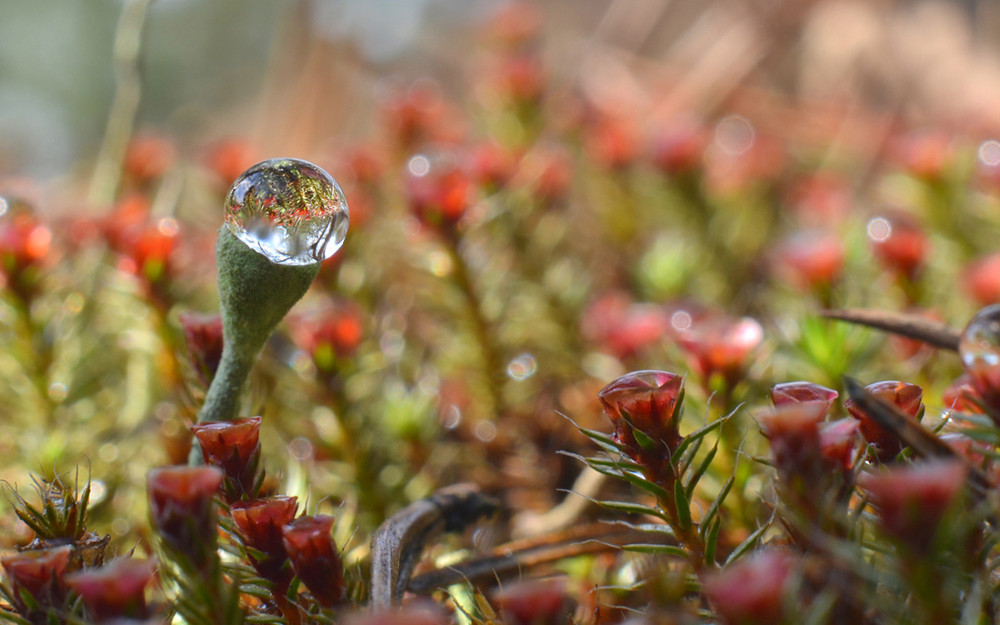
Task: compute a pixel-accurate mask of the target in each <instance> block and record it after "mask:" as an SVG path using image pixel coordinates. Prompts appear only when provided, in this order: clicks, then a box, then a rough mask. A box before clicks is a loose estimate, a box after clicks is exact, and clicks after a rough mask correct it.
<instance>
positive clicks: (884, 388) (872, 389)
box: [844, 380, 924, 462]
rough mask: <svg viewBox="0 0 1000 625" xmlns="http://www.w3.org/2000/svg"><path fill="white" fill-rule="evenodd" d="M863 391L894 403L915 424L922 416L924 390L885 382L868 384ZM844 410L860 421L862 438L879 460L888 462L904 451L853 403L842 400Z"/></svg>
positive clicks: (898, 442)
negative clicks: (870, 446)
mask: <svg viewBox="0 0 1000 625" xmlns="http://www.w3.org/2000/svg"><path fill="white" fill-rule="evenodd" d="M865 390H866V391H868V392H869V393H871V394H872V395H874V396H875V397H878V398H879V399H881V400H883V401H886V402H889V403H890V404H893V405H894V406H896V407H897V408H899V409H900V410H901V411H902V412H903V413H904V414H906V415H907V416H910V417H913V419H914V420H915V421H919V420H920V418H921V417H922V416H923V414H924V404H923V396H924V391H923V389H922V388H920V387H919V386H917V385H916V384H910V383H909V382H899V381H897V380H884V381H882V382H874V383H872V384H869V385H868V386H866V387H865ZM844 408H846V409H847V412H848V413H850V415H851V416H852V417H854V418H855V419H857V420H858V421H859V422H860V425H861V436H863V437H864V439H865V440H866V441H867V442H868V443H869V444H871V445H872V447H873V448H874V453H875V457H876V458H878V460H880V461H881V462H887V461H889V460H892V459H893V458H895V457H896V456H897V455H898V454H899V452H901V451H902V450H903V442H902V441H901V440H900V439H899V438H898V437H897V436H896V435H895V434H893V433H892V432H890V431H888V430H886V429H885V428H883V427H882V426H881V425H879V424H878V422H876V421H875V419H873V418H872V417H871V416H870V415H868V413H866V412H865V411H863V410H861V409H860V408H858V407H857V406H856V405H855V403H854V401H852V400H851V399H847V400H845V401H844Z"/></svg>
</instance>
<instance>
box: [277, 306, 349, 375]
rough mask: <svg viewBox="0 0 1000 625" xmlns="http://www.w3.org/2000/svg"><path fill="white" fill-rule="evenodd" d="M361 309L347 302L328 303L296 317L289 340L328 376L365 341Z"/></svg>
mask: <svg viewBox="0 0 1000 625" xmlns="http://www.w3.org/2000/svg"><path fill="white" fill-rule="evenodd" d="M364 319H365V317H364V313H363V311H362V310H361V307H360V306H358V305H357V304H355V303H354V302H350V301H348V300H328V301H327V302H326V303H325V304H324V305H322V306H319V307H317V308H314V309H312V310H309V311H306V312H303V313H300V314H297V315H295V316H294V317H293V320H292V322H291V323H290V324H289V328H290V332H291V336H292V341H293V342H294V343H295V344H296V346H298V348H299V349H301V350H303V351H304V352H306V353H307V354H309V356H310V357H311V358H312V361H313V364H315V365H316V368H317V369H318V370H319V371H321V372H323V373H330V372H332V371H334V370H335V369H336V368H337V365H338V364H340V363H342V362H343V361H344V359H346V358H350V357H351V356H352V355H353V354H354V352H355V351H357V349H358V346H359V345H361V340H362V339H363V338H364V332H365V323H364Z"/></svg>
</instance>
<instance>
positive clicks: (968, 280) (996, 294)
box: [961, 252, 1000, 306]
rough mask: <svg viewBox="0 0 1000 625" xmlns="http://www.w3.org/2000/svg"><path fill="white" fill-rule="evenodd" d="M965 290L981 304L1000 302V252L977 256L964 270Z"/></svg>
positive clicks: (963, 284) (962, 280)
mask: <svg viewBox="0 0 1000 625" xmlns="http://www.w3.org/2000/svg"><path fill="white" fill-rule="evenodd" d="M961 282H962V286H963V287H964V290H965V292H966V293H967V294H968V295H969V297H971V298H972V299H973V300H975V301H976V303H977V304H979V305H980V306H989V305H990V304H997V303H1000V252H998V253H994V254H989V255H987V256H982V257H980V258H977V259H976V260H975V261H973V262H972V263H969V265H968V266H966V267H965V269H964V271H962V278H961Z"/></svg>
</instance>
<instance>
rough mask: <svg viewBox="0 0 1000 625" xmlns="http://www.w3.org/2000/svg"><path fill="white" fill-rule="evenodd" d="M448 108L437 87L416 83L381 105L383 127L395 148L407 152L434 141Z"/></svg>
mask: <svg viewBox="0 0 1000 625" xmlns="http://www.w3.org/2000/svg"><path fill="white" fill-rule="evenodd" d="M445 108H446V107H445V104H444V100H443V99H442V97H441V93H440V91H439V90H438V88H437V85H436V84H434V83H433V82H430V81H421V82H417V83H414V84H412V85H410V86H409V87H408V88H405V89H402V90H400V91H397V92H396V93H394V94H393V95H392V96H390V97H389V99H387V100H386V101H385V102H384V103H383V104H382V117H383V120H384V127H385V128H386V129H387V130H388V131H389V133H390V135H391V137H392V142H393V144H394V146H396V148H397V149H399V150H401V151H403V152H406V151H409V150H411V149H412V148H413V147H414V146H416V145H419V144H421V143H424V142H426V141H430V140H433V139H434V138H435V135H436V134H438V130H439V128H438V127H439V126H440V124H441V123H442V119H443V117H444V115H445V112H446V111H445Z"/></svg>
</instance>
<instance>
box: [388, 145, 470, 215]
mask: <svg viewBox="0 0 1000 625" xmlns="http://www.w3.org/2000/svg"><path fill="white" fill-rule="evenodd" d="M405 192H406V198H407V201H408V203H409V205H410V211H411V212H412V213H413V215H414V216H415V217H416V218H417V219H419V220H420V222H421V223H422V224H424V225H425V226H429V227H431V228H434V229H438V230H441V231H443V232H445V233H448V234H452V233H454V231H455V230H456V229H457V227H458V224H459V222H460V221H462V218H463V217H465V214H466V212H467V211H468V210H469V208H470V207H471V206H472V203H473V202H474V201H475V195H476V189H475V185H474V184H473V182H472V178H471V177H470V176H469V172H468V171H467V168H466V163H465V160H464V155H462V154H457V153H456V154H450V153H449V154H445V153H438V154H433V153H431V154H416V155H414V156H412V157H411V158H410V160H409V163H408V165H407V176H406V182H405Z"/></svg>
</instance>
